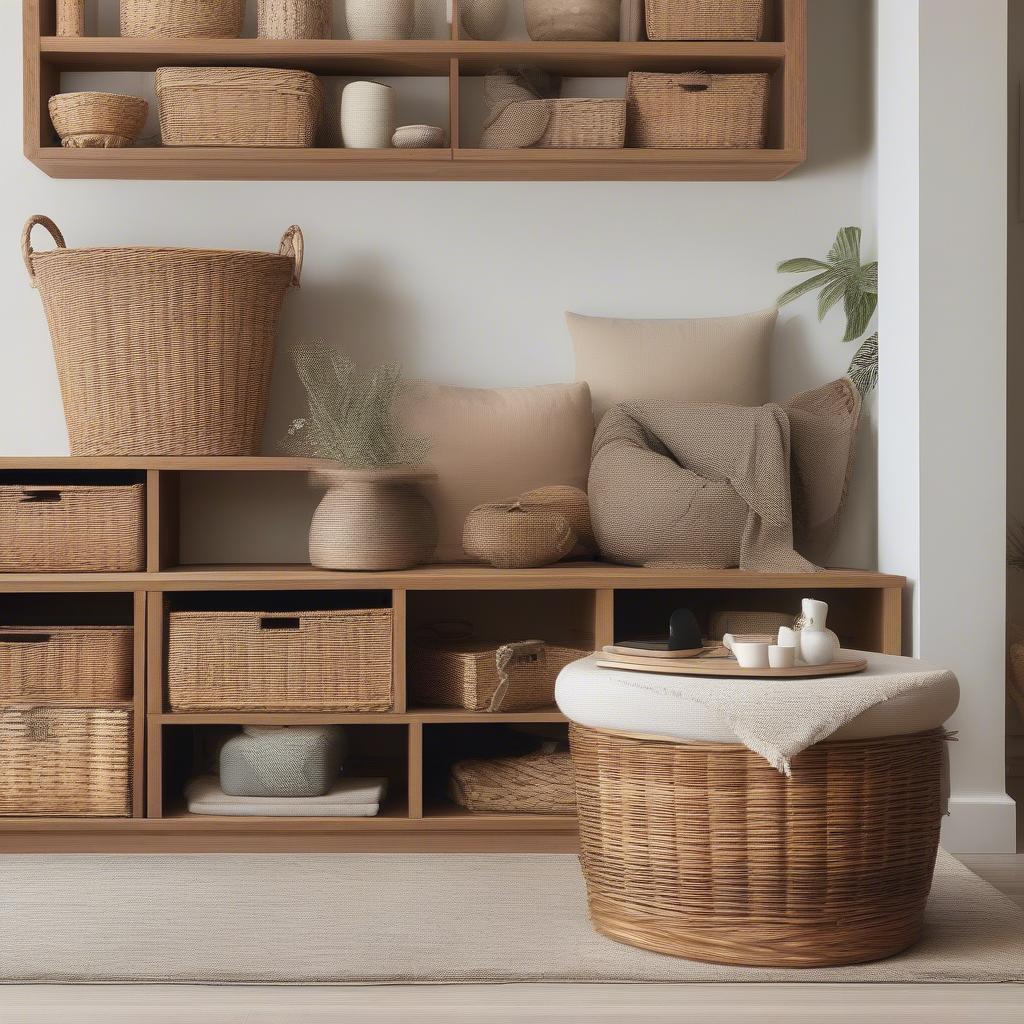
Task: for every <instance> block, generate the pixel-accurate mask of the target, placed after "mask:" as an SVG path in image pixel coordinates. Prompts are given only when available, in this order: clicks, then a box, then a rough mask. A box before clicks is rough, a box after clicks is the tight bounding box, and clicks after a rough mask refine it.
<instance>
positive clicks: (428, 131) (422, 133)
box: [391, 124, 444, 149]
mask: <svg viewBox="0 0 1024 1024" xmlns="http://www.w3.org/2000/svg"><path fill="white" fill-rule="evenodd" d="M391 145H392V146H394V147H395V149H441V148H442V147H443V146H444V129H443V128H438V127H437V125H433V124H404V125H402V127H401V128H396V129H395V134H394V135H393V136H392V137H391Z"/></svg>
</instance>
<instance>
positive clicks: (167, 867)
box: [0, 854, 1024, 984]
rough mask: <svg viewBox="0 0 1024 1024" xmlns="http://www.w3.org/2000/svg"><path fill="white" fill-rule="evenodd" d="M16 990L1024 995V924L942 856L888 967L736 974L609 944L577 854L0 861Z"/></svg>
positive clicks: (6, 969)
mask: <svg viewBox="0 0 1024 1024" xmlns="http://www.w3.org/2000/svg"><path fill="white" fill-rule="evenodd" d="M0 975H2V980H4V981H9V982H10V981H16V982H27V981H65V982H199V983H211V982H214V983H218V982H220V983H232V982H247V983H253V982H266V983H276V984H288V983H296V984H317V983H326V984H338V983H364V984H366V983H370V984H373V983H410V982H413V983H416V982H429V983H435V984H436V983H454V984H457V983H470V982H476V983H479V982H709V981H718V982H769V981H802V982H804V981H813V982H904V983H906V982H921V983H924V982H1007V981H1024V911H1022V910H1021V909H1020V908H1019V907H1017V906H1016V905H1015V904H1014V903H1013V902H1012V901H1011V900H1010V899H1009V898H1008V897H1006V896H1003V895H1002V894H1001V893H1000V892H998V891H997V890H996V889H994V888H992V887H991V886H990V885H988V884H987V883H986V882H983V881H982V880H981V879H980V878H978V877H977V875H974V874H973V873H972V872H970V871H968V870H967V868H965V867H963V866H962V865H961V864H959V863H958V862H957V861H955V860H954V859H953V858H952V857H949V856H947V855H945V854H940V858H939V865H938V870H937V874H936V878H935V885H934V887H933V891H932V898H931V901H930V903H929V906H928V925H927V932H926V937H925V938H924V940H923V941H922V942H921V943H920V944H919V945H917V946H916V947H915V948H914V949H913V950H910V951H908V952H907V953H904V954H902V955H900V956H898V957H895V958H893V959H891V960H886V961H883V962H881V963H878V964H865V965H862V966H854V967H840V968H829V969H823V970H792V969H790V970H777V969H763V968H736V967H718V966H715V965H711V964H701V963H695V962H692V961H685V960H676V959H674V958H672V957H666V956H661V955H658V954H655V953H646V952H644V951H642V950H638V949H633V948H631V947H629V946H624V945H620V944H618V943H615V942H612V941H611V940H609V939H605V938H603V937H602V936H600V935H597V934H596V933H595V932H593V931H592V929H591V928H590V925H589V923H588V921H587V915H586V906H585V900H584V890H583V881H582V878H581V876H580V871H579V865H578V863H577V861H576V858H575V857H569V856H555V855H542V854H523V855H513V856H506V855H457V856H456V855H448V856H437V855H418V856H410V855H383V854H381V855H366V854H349V855H320V854H317V855H303V856H293V855H278V854H260V855H239V854H216V855H205V856H179V855H146V856H136V855H120V856H92V855H81V854H80V855H53V856H34V855H33V856H29V855H22V856H4V857H0Z"/></svg>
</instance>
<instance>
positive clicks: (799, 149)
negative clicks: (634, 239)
mask: <svg viewBox="0 0 1024 1024" xmlns="http://www.w3.org/2000/svg"><path fill="white" fill-rule="evenodd" d="M23 4H24V14H25V29H24V40H25V155H26V156H27V157H28V158H29V159H30V160H31V161H32V162H33V163H35V164H36V165H37V166H38V167H40V168H41V169H42V170H43V171H45V172H46V173H47V174H49V175H50V176H51V177H55V178H120V179H141V178H155V179H165V180H167V179H231V180H238V179H263V180H344V179H349V180H369V179H438V180H537V181H548V180H665V181H690V180H692V181H696V180H752V181H753V180H769V179H773V178H779V177H782V176H783V175H784V174H787V173H788V172H789V171H791V170H793V169H794V168H795V167H798V166H799V165H800V164H801V163H803V161H804V160H805V159H806V91H807V85H806V0H774V9H775V10H774V17H773V19H772V29H771V32H770V33H769V38H768V40H767V41H765V42H729V41H725V42H635V43H623V42H599V43H589V42H532V41H530V40H528V39H527V40H521V39H514V40H497V41H493V42H492V41H487V42H481V41H476V40H470V39H461V38H459V33H458V28H457V25H458V17H457V13H456V16H455V17H453V26H455V27H453V28H452V31H451V38H449V39H426V40H420V39H409V40H395V41H383V40H382V41H373V42H367V41H356V40H349V39H303V40H268V39H248V38H246V39H121V38H118V37H106V36H92V37H83V38H67V37H61V36H57V35H55V34H54V33H55V13H54V0H23ZM182 65H186V66H188V65H197V66H204V65H205V66H239V65H242V66H244V65H249V66H257V67H278V68H295V69H301V70H306V71H311V72H314V73H316V74H320V75H337V76H359V77H374V76H388V77H404V76H412V77H424V76H427V77H434V78H444V79H447V80H448V83H449V86H448V110H447V116H448V128H449V135H450V138H451V143H450V147H449V148H446V149H433V150H430V149H421V150H354V149H349V150H346V149H340V148H326V147H323V148H315V149H244V148H236V149H227V148H209V149H206V148H194V147H182V148H174V147H161V146H139V147H137V148H132V149H62V148H61V146H60V142H59V140H58V139H57V137H56V136H55V134H54V132H53V128H52V126H51V124H50V120H49V115H48V113H47V106H46V105H47V101H48V100H49V98H50V96H52V95H53V94H54V93H57V92H59V91H60V90H61V74H62V73H63V72H112V71H127V72H140V71H141V72H152V71H154V70H155V69H156V68H159V67H164V66H182ZM529 65H533V66H536V67H540V68H543V69H545V70H547V71H551V72H555V73H558V74H561V75H564V76H567V77H573V78H591V77H593V78H623V79H624V78H625V76H626V74H627V73H628V72H629V71H686V70H695V69H702V70H709V71H715V72H743V71H767V72H769V73H770V74H771V76H772V83H771V103H770V108H771V109H770V114H769V140H768V148H766V149H746V150H696V149H694V150H654V149H621V150H615V149H607V150H566V149H562V150H553V149H540V150H538V149H528V150H482V149H474V148H472V146H471V145H468V144H467V140H466V139H463V140H462V141H460V135H462V134H463V133H462V131H461V129H460V116H459V111H460V95H461V92H462V87H463V85H464V83H465V82H466V80H468V79H473V78H477V77H479V76H481V75H485V74H487V73H489V72H490V71H492V70H493V69H495V68H498V67H515V66H529ZM623 88H624V84H623Z"/></svg>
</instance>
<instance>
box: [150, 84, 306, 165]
mask: <svg viewBox="0 0 1024 1024" xmlns="http://www.w3.org/2000/svg"><path fill="white" fill-rule="evenodd" d="M156 95H157V100H158V101H159V105H160V138H161V140H162V142H163V144H164V145H165V146H251V147H263V146H272V147H284V148H294V149H300V148H308V147H310V146H313V145H315V144H316V132H317V126H318V124H319V122H320V111H321V109H322V107H323V88H322V86H321V85H320V79H319V78H317V77H316V75H313V74H310V73H309V72H308V71H277V70H274V69H273V68H158V69H157V72H156Z"/></svg>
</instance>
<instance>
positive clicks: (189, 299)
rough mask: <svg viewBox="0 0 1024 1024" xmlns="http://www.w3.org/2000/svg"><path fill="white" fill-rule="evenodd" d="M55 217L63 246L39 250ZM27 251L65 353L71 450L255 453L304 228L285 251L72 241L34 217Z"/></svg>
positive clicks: (288, 238) (290, 234)
mask: <svg viewBox="0 0 1024 1024" xmlns="http://www.w3.org/2000/svg"><path fill="white" fill-rule="evenodd" d="M37 224H41V225H43V226H44V227H45V228H46V229H47V230H48V231H49V232H50V234H51V235H52V236H53V238H54V241H56V243H57V245H58V246H59V248H57V249H54V250H51V251H49V252H33V250H32V246H31V242H30V235H31V231H32V228H33V227H34V226H35V225H37ZM21 244H22V255H23V256H24V259H25V265H26V267H27V268H28V272H29V277H30V278H31V280H32V284H33V285H34V286H35V287H37V288H38V289H39V292H40V295H41V296H42V299H43V306H44V308H45V310H46V317H47V320H48V321H49V324H50V336H51V338H52V339H53V347H54V352H55V355H56V357H57V373H58V375H59V377H60V386H61V394H62V395H63V398H64V413H65V416H66V417H67V424H68V435H69V437H70V440H71V454H72V455H255V454H257V453H258V451H259V447H260V438H261V434H262V432H263V416H264V413H265V411H266V404H267V390H268V388H269V386H270V370H271V365H272V362H273V358H274V340H275V336H276V334H277V321H278V317H279V315H280V312H281V303H282V302H283V301H284V294H285V292H286V291H287V289H288V288H289V287H291V286H292V285H296V286H297V285H298V283H299V275H300V273H301V270H302V232H301V231H300V230H299V229H298V228H297V227H291V228H289V229H288V231H286V232H285V235H284V238H282V240H281V249H280V254H271V253H262V252H231V251H223V250H216V249H149V248H142V247H139V248H123V249H67V248H65V243H64V236H63V235H62V234H61V233H60V230H59V229H58V228H57V225H56V224H54V223H53V221H51V220H50V219H49V218H48V217H39V216H36V217H31V218H30V219H29V221H28V223H27V224H26V225H25V229H24V232H23V233H22V241H21Z"/></svg>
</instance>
